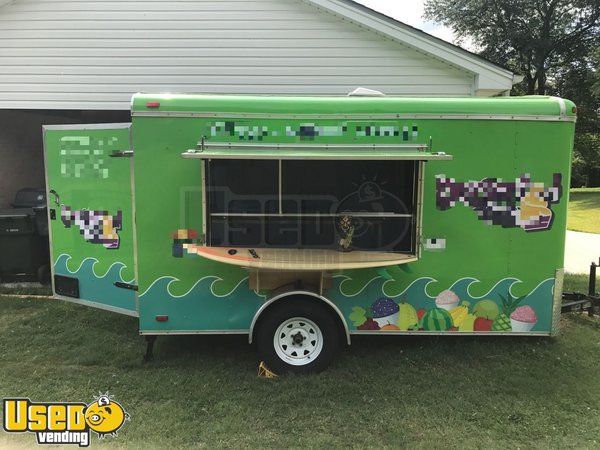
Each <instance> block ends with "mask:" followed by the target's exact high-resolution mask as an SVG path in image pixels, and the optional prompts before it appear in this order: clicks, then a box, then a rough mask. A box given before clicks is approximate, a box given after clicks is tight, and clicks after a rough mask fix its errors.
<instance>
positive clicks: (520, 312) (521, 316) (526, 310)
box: [510, 305, 537, 333]
mask: <svg viewBox="0 0 600 450" xmlns="http://www.w3.org/2000/svg"><path fill="white" fill-rule="evenodd" d="M536 323H537V315H536V314H535V311H534V310H533V308H532V307H531V306H527V305H526V306H518V307H517V308H516V309H515V310H514V311H513V313H512V314H511V315H510V325H511V328H512V331H515V332H519V333H527V332H529V331H531V330H532V329H533V327H534V326H535V324H536Z"/></svg>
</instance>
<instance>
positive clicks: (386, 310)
mask: <svg viewBox="0 0 600 450" xmlns="http://www.w3.org/2000/svg"><path fill="white" fill-rule="evenodd" d="M399 312H400V307H399V306H398V304H397V303H396V302H395V301H393V300H391V299H389V298H387V297H382V298H380V299H378V300H375V302H374V303H373V304H372V305H371V314H372V317H373V320H374V321H375V322H377V324H378V325H379V327H380V328H382V327H384V326H386V325H396V324H397V323H398V318H399V315H400V314H399Z"/></svg>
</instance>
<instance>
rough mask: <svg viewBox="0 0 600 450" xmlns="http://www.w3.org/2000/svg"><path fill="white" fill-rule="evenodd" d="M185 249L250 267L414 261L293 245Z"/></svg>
mask: <svg viewBox="0 0 600 450" xmlns="http://www.w3.org/2000/svg"><path fill="white" fill-rule="evenodd" d="M185 250H186V251H187V252H188V253H195V254H198V255H200V256H203V257H204V258H207V259H211V260H213V261H218V262H222V263H225V264H233V265H236V266H242V267H247V268H253V269H273V270H310V271H328V270H344V269H361V268H366V267H385V266H393V265H397V264H406V263H409V262H413V261H416V260H417V258H416V256H415V255H410V254H404V253H389V252H372V251H370V252H366V251H351V252H339V251H336V250H320V249H295V248H257V249H250V248H236V247H207V246H196V245H193V244H188V245H187V246H186V248H185Z"/></svg>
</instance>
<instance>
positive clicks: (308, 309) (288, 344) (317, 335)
mask: <svg viewBox="0 0 600 450" xmlns="http://www.w3.org/2000/svg"><path fill="white" fill-rule="evenodd" d="M339 335H340V334H339V330H338V325H337V322H336V319H335V317H334V316H333V313H332V312H331V311H330V310H329V308H327V307H326V306H325V305H323V304H321V303H318V302H316V301H314V300H304V299H297V298H294V299H292V298H290V299H283V300H280V301H279V302H277V303H276V304H274V305H273V306H272V307H271V308H270V309H269V310H267V311H265V313H264V315H263V317H262V318H261V320H260V322H259V323H258V324H257V329H256V345H257V348H258V353H259V356H260V357H261V358H262V360H263V361H264V362H265V363H266V364H267V366H268V367H269V368H270V369H271V370H273V371H274V372H275V373H278V374H282V373H290V372H291V373H302V374H304V373H317V372H321V371H323V370H324V369H325V368H327V366H328V365H329V364H330V363H331V361H332V360H333V358H334V356H335V353H336V351H337V349H338V344H339Z"/></svg>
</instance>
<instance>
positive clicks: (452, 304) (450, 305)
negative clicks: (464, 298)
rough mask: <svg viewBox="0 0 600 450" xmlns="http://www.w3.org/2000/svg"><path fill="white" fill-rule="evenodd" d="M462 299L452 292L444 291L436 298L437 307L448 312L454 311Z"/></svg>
mask: <svg viewBox="0 0 600 450" xmlns="http://www.w3.org/2000/svg"><path fill="white" fill-rule="evenodd" d="M459 303H460V299H459V298H458V295H456V294H455V293H454V292H452V291H450V290H445V291H442V292H440V293H439V294H438V296H437V297H436V298H435V306H436V307H438V308H441V309H445V310H446V311H452V310H453V309H454V308H456V307H457V306H458V304H459Z"/></svg>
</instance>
